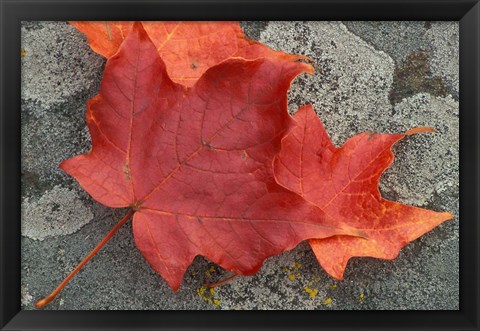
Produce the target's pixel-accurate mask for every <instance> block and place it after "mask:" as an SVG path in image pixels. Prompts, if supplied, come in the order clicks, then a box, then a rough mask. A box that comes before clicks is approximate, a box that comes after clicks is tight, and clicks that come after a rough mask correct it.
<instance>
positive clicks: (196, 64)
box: [70, 21, 307, 86]
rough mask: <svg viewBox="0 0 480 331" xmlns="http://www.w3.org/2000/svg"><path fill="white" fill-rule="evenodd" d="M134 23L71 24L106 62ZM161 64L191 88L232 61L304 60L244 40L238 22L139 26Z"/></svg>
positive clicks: (158, 23) (177, 81)
mask: <svg viewBox="0 0 480 331" xmlns="http://www.w3.org/2000/svg"><path fill="white" fill-rule="evenodd" d="M133 23H134V22H122V21H120V22H118V21H117V22H94V21H72V22H70V24H72V25H73V26H74V27H76V28H77V29H78V30H80V31H81V32H83V33H84V34H85V35H86V36H87V39H88V42H89V43H90V46H91V47H92V49H93V50H94V51H95V52H97V53H99V54H101V55H103V56H105V57H107V58H109V57H111V56H113V55H114V54H115V53H116V52H117V51H118V48H119V47H120V45H121V44H122V42H123V41H124V39H125V37H126V36H127V35H128V32H129V31H130V30H131V28H132V26H133ZM142 24H143V26H144V28H145V31H146V32H147V34H148V36H149V37H150V39H151V40H152V42H153V43H154V44H155V47H156V48H157V50H158V52H159V54H160V57H161V58H162V60H163V61H164V63H165V65H166V67H167V72H168V74H169V76H170V78H171V79H172V80H173V81H174V82H176V83H181V84H183V85H185V86H193V85H194V84H195V82H196V81H197V80H198V79H199V78H200V77H201V76H202V75H203V73H204V72H205V71H206V70H207V69H208V68H210V67H213V66H214V65H216V64H218V63H220V62H222V61H224V60H226V59H229V58H234V57H241V58H245V59H257V58H268V59H271V60H276V61H296V60H298V59H306V58H307V57H305V56H302V55H291V54H287V53H284V52H280V51H275V50H273V49H271V48H268V47H267V46H265V45H263V44H261V43H259V42H257V41H254V40H250V39H247V38H246V37H245V35H244V33H243V31H242V29H241V27H240V24H239V23H238V22H142Z"/></svg>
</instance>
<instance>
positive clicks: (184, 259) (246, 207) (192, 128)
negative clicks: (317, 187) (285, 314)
mask: <svg viewBox="0 0 480 331" xmlns="http://www.w3.org/2000/svg"><path fill="white" fill-rule="evenodd" d="M310 70H311V67H310V66H309V65H307V64H305V63H301V62H272V61H269V60H266V59H259V60H252V61H247V60H244V59H232V60H228V61H225V62H223V63H221V64H219V65H217V66H215V67H212V68H210V69H209V70H207V71H206V73H205V74H204V75H203V76H202V77H201V78H200V79H199V81H198V82H197V84H196V85H194V86H193V87H192V88H186V87H185V86H183V85H179V84H176V83H174V82H172V81H171V80H170V78H169V77H168V74H167V72H166V70H165V65H164V63H163V61H162V60H161V58H160V56H159V55H158V52H157V50H156V47H155V45H154V44H153V43H152V42H151V41H150V39H149V37H148V35H147V34H146V32H145V30H144V29H143V27H142V26H141V24H139V23H136V24H135V25H134V27H133V28H132V30H131V32H130V33H129V35H128V36H127V38H126V39H125V41H124V43H123V44H122V45H121V47H120V49H119V51H118V52H117V53H116V55H114V56H113V57H112V58H110V59H109V60H108V61H107V64H106V67H105V72H104V76H103V80H102V83H101V87H100V93H99V94H98V95H97V96H96V97H94V98H93V99H91V100H90V101H89V103H88V107H87V115H86V117H87V125H88V128H89V130H90V134H91V136H92V149H91V151H90V152H89V153H88V154H85V155H79V156H76V157H73V158H71V159H68V160H66V161H64V162H62V164H61V165H60V167H61V168H62V169H63V170H64V171H66V172H67V173H68V174H70V175H71V176H73V177H75V178H76V179H77V180H78V182H79V183H80V185H81V186H82V187H83V188H84V189H85V190H86V191H87V192H89V193H90V195H91V196H92V197H93V198H94V199H95V200H97V201H99V202H100V203H102V204H104V205H106V206H109V207H115V208H122V207H131V210H130V212H129V213H128V214H127V215H126V216H125V217H124V218H123V219H122V220H121V221H120V222H119V223H118V224H117V226H116V227H117V228H118V227H119V226H121V225H122V224H123V223H124V222H126V221H127V220H128V218H129V217H130V216H131V215H132V214H133V234H134V239H135V243H136V245H137V247H138V248H139V249H140V251H141V252H142V253H143V255H144V257H145V258H146V260H147V261H148V262H149V263H150V265H151V266H152V267H153V268H154V269H155V270H156V271H157V272H159V273H160V274H161V275H162V277H163V278H164V279H165V280H166V281H167V283H168V284H169V285H170V286H171V288H172V289H173V290H177V289H178V288H179V287H180V284H181V281H182V278H183V275H184V273H185V271H186V269H187V268H188V266H189V265H190V264H191V262H192V261H193V259H194V257H195V256H196V255H203V256H205V257H207V258H208V259H210V260H211V261H213V262H216V263H217V264H219V265H220V266H222V267H223V268H225V269H227V270H230V271H232V272H234V273H237V274H243V275H250V274H253V273H255V272H257V270H258V269H259V268H260V267H261V264H262V262H263V260H264V259H265V258H267V257H269V256H272V255H276V254H279V253H281V252H283V251H285V250H288V249H292V248H293V247H295V246H296V245H297V244H298V243H299V242H300V241H302V240H305V239H309V238H325V237H329V236H333V235H336V234H344V235H357V236H364V233H363V232H362V231H358V230H357V229H355V228H352V227H350V226H347V225H344V224H342V222H338V221H337V220H333V219H331V218H329V217H328V216H327V215H325V214H324V213H323V212H322V211H321V210H320V209H319V208H317V207H315V206H313V205H312V204H310V203H308V202H306V201H305V200H304V199H302V198H301V197H299V196H298V195H297V194H295V193H293V192H290V191H288V190H286V189H285V188H283V187H281V186H280V185H278V184H277V183H276V182H275V179H274V177H273V165H272V161H273V158H274V156H275V154H276V153H278V151H279V150H280V141H281V138H282V137H283V136H284V135H285V133H286V132H287V131H288V130H289V129H290V128H291V126H292V125H293V119H292V118H291V117H290V115H288V112H287V91H288V88H289V86H290V82H291V81H292V79H293V78H295V77H296V76H297V75H298V74H300V73H302V72H311V71H310ZM115 231H116V229H113V230H112V231H111V233H112V234H113V233H114V232H115ZM110 235H111V234H109V236H110ZM107 240H108V239H107ZM104 241H106V240H104ZM101 245H103V244H102V243H101V244H99V246H97V247H96V248H95V250H94V251H95V252H96V251H98V249H100V248H101ZM91 254H92V253H91ZM91 254H90V255H91ZM90 255H89V256H90ZM84 261H85V260H84ZM82 263H83V264H84V262H82ZM85 263H86V262H85ZM83 264H81V265H83ZM81 265H80V266H79V267H77V269H76V270H78V269H79V268H80V267H81ZM74 272H76V271H75V270H74ZM69 277H70V276H69ZM69 279H70V278H68V277H67V279H66V280H65V281H68V280H69ZM65 281H64V282H65ZM57 293H58V292H57ZM53 297H54V295H53ZM51 299H52V296H49V297H48V298H47V299H43V301H42V300H41V301H40V302H37V307H41V306H43V305H44V304H46V303H48V302H49V300H51Z"/></svg>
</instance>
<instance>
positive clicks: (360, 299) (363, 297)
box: [358, 292, 365, 302]
mask: <svg viewBox="0 0 480 331" xmlns="http://www.w3.org/2000/svg"><path fill="white" fill-rule="evenodd" d="M364 300H365V294H363V292H362V293H360V295H359V296H358V301H359V302H363V301H364Z"/></svg>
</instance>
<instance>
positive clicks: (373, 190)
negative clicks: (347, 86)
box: [274, 105, 453, 279]
mask: <svg viewBox="0 0 480 331" xmlns="http://www.w3.org/2000/svg"><path fill="white" fill-rule="evenodd" d="M294 119H295V120H296V127H295V128H294V129H293V130H292V131H291V132H290V133H289V134H288V135H287V136H285V137H284V138H283V140H282V148H281V152H280V153H279V155H278V156H277V157H276V158H275V160H274V173H275V179H276V181H277V182H278V183H279V184H280V185H282V186H284V187H285V188H287V189H289V190H291V191H293V192H296V193H297V194H298V195H299V196H301V197H302V198H304V199H305V200H307V201H308V202H310V203H312V204H314V205H316V206H317V207H319V208H320V209H321V210H323V211H324V212H325V213H326V214H327V215H329V216H330V217H331V218H333V219H335V220H337V221H338V222H345V223H347V224H349V225H351V226H352V227H356V228H359V229H362V230H363V231H365V233H366V234H367V237H368V239H365V238H358V237H352V236H341V235H339V236H334V237H331V238H326V239H314V240H310V241H309V243H310V245H311V247H312V249H313V251H314V253H315V255H316V257H317V259H318V261H319V263H320V264H321V265H322V267H323V268H324V269H325V270H326V271H327V272H328V273H329V274H330V275H331V276H333V277H335V278H337V279H343V273H344V270H345V268H346V265H347V262H348V260H349V259H350V258H351V257H354V256H370V257H377V258H382V259H394V258H395V257H396V256H397V255H398V253H399V251H400V249H401V248H402V247H403V246H405V245H406V244H407V243H409V242H410V241H412V240H414V239H416V238H418V237H420V236H421V235H423V234H424V233H426V232H428V231H430V230H431V229H433V228H434V227H436V226H437V225H439V224H440V223H442V222H444V221H446V220H448V219H451V218H452V217H453V216H452V215H451V214H450V213H446V212H444V213H438V212H434V211H430V210H426V209H421V208H416V207H412V206H407V205H403V204H400V203H396V202H393V201H388V200H385V199H383V198H382V197H381V195H380V191H379V189H378V183H379V179H380V176H381V174H382V173H383V172H384V171H385V169H386V168H387V167H388V166H389V165H390V164H391V163H392V162H393V159H394V156H393V153H392V152H391V147H392V146H393V144H395V143H396V142H397V141H399V140H400V139H402V138H403V137H405V135H409V134H413V133H418V132H426V131H432V129H431V128H416V129H412V130H410V131H407V132H406V133H405V134H372V133H369V132H365V133H362V134H359V135H356V136H354V137H352V138H350V139H349V140H348V141H347V142H346V143H345V144H344V145H343V146H342V147H340V148H336V147H335V146H334V145H333V144H332V143H331V141H330V139H329V137H328V135H327V132H326V131H325V129H324V128H323V125H322V123H321V122H320V119H319V118H318V116H317V115H316V114H315V111H314V110H313V108H312V107H311V106H310V105H307V106H304V107H302V108H300V109H299V110H298V111H297V113H296V114H295V116H294Z"/></svg>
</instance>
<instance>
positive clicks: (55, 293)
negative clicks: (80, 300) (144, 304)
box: [35, 209, 135, 308]
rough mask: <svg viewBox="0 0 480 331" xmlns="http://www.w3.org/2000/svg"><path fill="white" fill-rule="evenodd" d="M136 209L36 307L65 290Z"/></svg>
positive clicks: (40, 306)
mask: <svg viewBox="0 0 480 331" xmlns="http://www.w3.org/2000/svg"><path fill="white" fill-rule="evenodd" d="M134 212H135V211H134V210H133V209H130V210H129V211H128V213H127V214H126V215H125V216H124V217H123V218H122V219H121V220H120V221H119V222H118V223H117V224H116V225H115V226H114V227H113V228H112V229H111V230H110V232H108V233H107V235H106V236H105V237H104V238H103V239H102V241H100V242H99V243H98V245H97V246H95V248H94V249H93V250H92V251H91V252H90V253H89V254H88V255H87V256H86V257H85V258H84V259H83V260H82V262H80V263H79V264H78V265H77V266H76V267H75V269H73V270H72V271H71V272H70V274H69V275H68V276H67V277H65V279H64V280H63V282H61V283H60V285H58V287H57V288H56V289H55V290H53V292H52V293H50V294H49V295H48V296H46V297H45V298H43V299H40V300H38V301H37V302H36V303H35V307H36V308H42V307H44V306H46V305H48V304H49V303H50V302H51V301H52V300H53V299H55V297H56V296H57V294H58V293H60V291H61V290H63V288H64V287H65V286H66V285H67V284H68V282H69V281H70V279H72V278H73V276H75V274H76V273H77V272H78V271H79V270H80V269H82V267H83V266H84V265H85V264H86V263H87V262H88V261H90V259H91V258H92V257H93V256H95V254H97V253H98V251H99V250H100V249H102V247H103V246H104V245H105V244H106V243H107V242H108V241H109V240H110V238H112V236H113V235H114V234H115V232H117V231H118V229H120V228H121V227H122V225H124V224H125V223H126V222H127V221H128V220H129V219H130V217H132V215H133V213H134Z"/></svg>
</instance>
